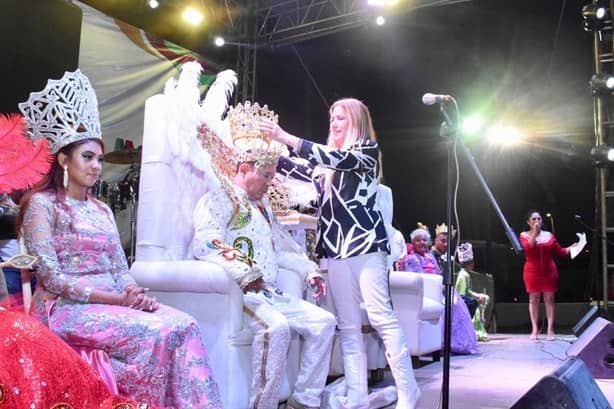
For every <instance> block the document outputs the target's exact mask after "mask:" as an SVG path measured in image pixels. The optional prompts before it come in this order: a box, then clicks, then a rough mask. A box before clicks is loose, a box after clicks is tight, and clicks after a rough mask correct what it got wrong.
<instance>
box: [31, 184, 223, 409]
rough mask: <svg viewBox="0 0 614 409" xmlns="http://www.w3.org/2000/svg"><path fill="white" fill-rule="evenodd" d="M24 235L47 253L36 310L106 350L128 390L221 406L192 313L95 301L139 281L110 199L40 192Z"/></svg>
mask: <svg viewBox="0 0 614 409" xmlns="http://www.w3.org/2000/svg"><path fill="white" fill-rule="evenodd" d="M23 235H24V238H25V244H26V247H27V250H28V252H29V253H30V254H32V255H35V256H39V257H40V258H41V260H40V262H39V265H38V269H37V273H36V274H37V278H38V284H37V288H36V291H35V293H34V297H33V299H34V300H33V304H34V305H33V306H32V314H33V315H35V316H36V317H37V318H39V319H40V320H41V321H42V322H43V323H45V324H47V325H48V326H49V327H50V329H51V330H52V331H53V332H55V333H56V334H57V335H59V336H60V337H61V338H62V339H64V340H65V341H67V342H68V343H69V344H71V345H74V346H89V347H95V348H97V349H103V350H104V351H106V352H107V354H108V355H109V358H110V359H111V363H112V366H113V370H114V372H115V377H116V380H117V385H118V389H119V393H120V394H121V395H124V396H128V397H131V398H134V399H137V400H139V401H145V402H148V403H149V404H152V405H158V406H165V407H168V408H173V409H184V408H191V409H196V408H220V407H222V403H221V399H220V396H219V391H218V387H217V384H216V383H215V381H214V379H213V376H212V373H211V369H210V368H209V365H208V359H207V354H206V351H205V348H204V346H203V344H202V340H201V334H200V329H199V327H198V325H197V324H196V322H195V321H194V319H193V318H192V317H191V316H189V315H188V314H185V313H183V312H180V311H178V310H175V309H173V308H170V307H167V306H164V305H162V306H161V307H160V309H159V310H157V311H156V312H154V313H150V312H144V311H140V310H135V309H131V308H128V307H121V306H115V305H106V304H91V303H88V297H89V294H90V293H91V291H92V290H93V289H100V290H105V291H110V292H116V293H121V292H122V291H123V290H124V288H126V287H127V286H128V285H133V284H135V282H134V279H133V278H132V277H131V276H130V274H129V272H128V266H127V263H126V258H125V255H124V252H123V249H122V247H121V243H120V240H119V234H118V233H117V228H116V226H115V221H114V219H113V215H112V213H111V211H110V209H109V208H108V207H107V206H106V205H105V204H104V203H102V202H100V201H98V200H95V199H91V198H89V199H87V200H85V201H78V200H74V199H70V198H66V199H65V201H59V200H56V197H55V195H54V194H52V193H36V194H35V195H33V196H32V198H31V200H30V203H29V206H28V208H27V210H26V212H25V215H24V222H23ZM169 274H172V272H170V271H169Z"/></svg>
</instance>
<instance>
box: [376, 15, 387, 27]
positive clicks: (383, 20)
mask: <svg viewBox="0 0 614 409" xmlns="http://www.w3.org/2000/svg"><path fill="white" fill-rule="evenodd" d="M375 24H377V25H378V26H383V25H384V24H386V18H385V17H384V16H377V17H376V18H375Z"/></svg>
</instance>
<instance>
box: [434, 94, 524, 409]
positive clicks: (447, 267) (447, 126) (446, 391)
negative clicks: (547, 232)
mask: <svg viewBox="0 0 614 409" xmlns="http://www.w3.org/2000/svg"><path fill="white" fill-rule="evenodd" d="M449 100H450V101H451V102H453V103H454V106H455V107H456V118H457V119H458V118H459V117H460V114H459V111H458V104H457V103H456V100H455V99H454V98H453V97H450V98H449ZM439 109H440V111H441V113H442V114H443V116H444V118H445V122H444V123H443V124H442V132H441V136H450V135H453V136H454V139H453V140H448V144H447V145H448V146H447V147H448V183H447V191H446V219H447V223H448V226H452V185H453V178H454V173H455V168H454V166H453V162H454V161H453V159H454V158H453V156H454V150H455V149H456V145H457V144H459V145H460V146H461V147H462V149H463V151H464V152H465V156H466V157H467V160H468V162H469V164H470V166H471V168H472V169H473V172H474V173H475V176H476V177H477V179H478V180H479V182H480V184H481V185H482V188H483V189H484V192H485V193H486V196H487V197H488V200H489V201H490V204H491V205H492V206H493V208H494V209H495V212H496V213H497V216H498V217H499V220H500V221H501V223H502V224H503V227H504V229H505V234H506V236H507V238H508V240H509V241H510V243H511V244H512V247H513V248H514V251H515V252H516V253H517V254H518V253H520V252H522V246H521V245H520V241H519V240H518V236H517V235H516V233H515V232H514V231H513V230H512V228H511V227H510V225H509V224H508V223H507V220H506V219H505V216H504V215H503V212H502V211H501V209H500V208H499V205H498V204H497V201H496V199H495V197H494V195H493V194H492V192H491V191H490V188H489V187H488V184H487V183H486V181H485V180H484V177H483V176H482V173H481V172H480V169H479V168H478V166H477V164H476V163H475V159H474V158H473V155H472V154H471V151H470V150H469V149H468V148H467V146H465V144H464V143H463V140H462V139H461V138H460V137H459V132H458V127H457V126H456V125H455V124H454V122H453V121H452V119H451V118H450V115H449V114H448V112H447V110H446V105H445V103H444V102H441V103H440V104H439ZM450 131H452V132H450ZM442 274H443V277H442V278H443V284H444V288H445V306H444V310H445V315H444V328H445V331H444V341H443V342H444V344H443V381H442V392H441V395H442V398H441V407H442V409H448V407H449V399H450V348H451V341H452V302H453V299H452V296H453V292H452V288H453V287H452V285H453V284H452V251H451V250H450V243H448V252H447V254H446V261H445V263H444V271H443V272H442Z"/></svg>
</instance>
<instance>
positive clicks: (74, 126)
mask: <svg viewBox="0 0 614 409" xmlns="http://www.w3.org/2000/svg"><path fill="white" fill-rule="evenodd" d="M19 110H20V111H21V113H22V114H23V116H24V118H25V119H26V123H27V124H28V134H29V136H30V137H31V138H34V139H38V138H47V139H48V140H49V142H50V144H51V151H52V152H53V153H57V151H59V150H60V149H62V148H63V147H64V146H66V145H68V144H70V143H73V142H76V141H79V140H82V139H89V138H98V139H101V138H102V134H101V131H100V118H99V115H98V99H97V98H96V93H95V92H94V88H93V87H92V84H90V81H89V79H88V78H87V77H86V76H85V75H84V74H83V73H82V72H81V71H80V70H76V71H74V72H69V71H67V72H65V73H64V76H63V77H62V78H61V79H59V80H49V81H47V85H46V86H45V88H44V89H43V90H42V91H38V92H32V93H30V97H29V98H28V100H27V101H26V102H22V103H20V104H19Z"/></svg>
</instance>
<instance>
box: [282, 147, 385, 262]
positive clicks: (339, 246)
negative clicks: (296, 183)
mask: <svg viewBox="0 0 614 409" xmlns="http://www.w3.org/2000/svg"><path fill="white" fill-rule="evenodd" d="M296 154H297V155H298V156H299V157H301V158H304V159H307V160H308V161H309V164H310V165H311V166H303V165H299V164H297V163H295V162H293V161H292V160H291V159H289V158H285V157H282V158H280V160H279V164H278V166H277V168H278V169H277V170H278V172H280V173H281V174H282V175H286V176H288V177H293V178H297V179H300V180H305V181H309V180H311V181H313V183H314V184H315V186H316V189H317V191H318V202H319V203H318V238H317V246H316V251H317V254H318V256H319V257H321V258H333V259H343V258H347V257H352V256H358V255H362V254H367V253H373V252H377V251H380V250H381V251H385V252H387V253H389V252H390V250H389V245H388V238H387V236H386V229H385V227H384V222H383V219H382V215H381V213H380V211H379V210H378V209H377V208H376V205H375V204H376V196H377V184H378V182H377V172H378V169H379V167H378V155H379V148H378V145H377V143H375V142H373V141H367V142H362V143H357V144H355V145H353V146H351V147H350V148H349V149H347V150H338V149H333V148H330V147H328V146H325V145H321V144H316V143H313V142H310V141H307V140H304V139H302V140H301V142H300V143H299V146H298V149H297V150H296ZM315 166H322V167H325V168H328V169H333V170H334V172H333V178H332V183H331V189H330V195H327V194H325V191H324V190H325V189H324V185H325V178H326V172H325V173H323V174H320V175H317V176H315V177H314V174H313V167H315Z"/></svg>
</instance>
